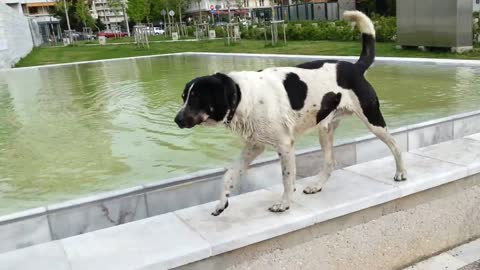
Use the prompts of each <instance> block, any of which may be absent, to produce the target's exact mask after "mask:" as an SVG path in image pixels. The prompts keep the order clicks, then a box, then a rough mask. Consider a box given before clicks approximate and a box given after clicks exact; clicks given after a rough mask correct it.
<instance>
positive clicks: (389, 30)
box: [217, 16, 397, 42]
mask: <svg viewBox="0 0 480 270" xmlns="http://www.w3.org/2000/svg"><path fill="white" fill-rule="evenodd" d="M372 20H373V22H374V25H375V30H376V37H377V41H380V42H388V41H394V40H395V38H396V36H395V34H396V31H397V26H396V19H395V17H382V16H373V17H372ZM313 23H315V24H316V26H315V25H313ZM298 25H301V27H299V26H298ZM241 31H242V38H243V39H265V34H264V31H265V29H264V28H263V27H261V26H257V27H256V28H254V27H249V28H248V29H247V28H243V29H242V30H241ZM285 31H286V34H287V39H288V40H336V41H351V40H358V39H360V33H359V32H358V30H357V29H356V28H353V27H352V26H351V24H350V23H349V22H347V21H334V22H324V21H320V22H319V21H302V22H298V21H297V22H290V23H287V24H286V29H285ZM217 33H218V32H217ZM279 34H280V35H281V29H279ZM217 35H218V34H217ZM270 37H271V36H270V31H267V38H270Z"/></svg>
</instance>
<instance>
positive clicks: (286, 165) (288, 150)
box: [268, 140, 297, 212]
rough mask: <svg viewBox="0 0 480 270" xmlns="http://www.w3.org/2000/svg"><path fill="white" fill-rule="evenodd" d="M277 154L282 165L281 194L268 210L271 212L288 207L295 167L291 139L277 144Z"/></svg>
mask: <svg viewBox="0 0 480 270" xmlns="http://www.w3.org/2000/svg"><path fill="white" fill-rule="evenodd" d="M277 151H278V156H279V157H280V163H281V166H282V179H283V195H282V200H281V201H280V202H279V203H276V204H274V205H272V206H271V207H270V208H268V210H270V211H272V212H284V211H286V210H288V209H289V208H290V201H291V199H292V196H293V190H294V184H295V177H296V175H297V173H296V167H295V151H294V148H293V140H290V141H289V142H283V143H280V144H279V145H278V146H277Z"/></svg>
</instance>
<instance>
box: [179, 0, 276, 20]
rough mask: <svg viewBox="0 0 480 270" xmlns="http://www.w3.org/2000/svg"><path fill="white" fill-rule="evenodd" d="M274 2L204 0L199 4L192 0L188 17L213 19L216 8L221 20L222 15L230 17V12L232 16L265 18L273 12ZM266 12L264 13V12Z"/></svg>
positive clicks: (261, 0) (271, 0) (216, 14)
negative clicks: (267, 13)
mask: <svg viewBox="0 0 480 270" xmlns="http://www.w3.org/2000/svg"><path fill="white" fill-rule="evenodd" d="M272 5H273V0H243V1H236V0H230V1H226V0H202V1H200V3H198V2H197V1H196V0H191V1H190V2H189V5H188V6H187V9H186V14H187V15H188V16H193V17H198V16H199V14H202V16H204V17H203V20H204V21H206V20H207V19H206V18H209V19H210V18H211V12H210V10H211V7H214V8H215V13H214V15H215V17H217V18H219V17H221V16H222V15H228V10H229V8H230V12H231V15H232V16H242V17H255V16H256V14H257V13H258V16H260V14H263V15H262V16H265V13H266V12H271V9H272ZM262 11H264V12H262Z"/></svg>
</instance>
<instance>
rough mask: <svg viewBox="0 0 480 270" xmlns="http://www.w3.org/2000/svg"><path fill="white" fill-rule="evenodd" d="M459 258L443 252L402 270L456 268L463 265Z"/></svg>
mask: <svg viewBox="0 0 480 270" xmlns="http://www.w3.org/2000/svg"><path fill="white" fill-rule="evenodd" d="M464 265H465V264H463V263H462V262H461V261H460V260H457V259H455V258H454V257H452V256H450V255H448V254H446V253H443V254H440V255H438V256H435V257H432V258H430V259H428V260H425V261H422V262H419V263H417V264H415V265H413V266H410V267H407V268H405V269H404V270H440V269H452V270H455V269H458V268H460V267H462V266H464Z"/></svg>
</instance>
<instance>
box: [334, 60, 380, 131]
mask: <svg viewBox="0 0 480 270" xmlns="http://www.w3.org/2000/svg"><path fill="white" fill-rule="evenodd" d="M363 73H364V70H363V68H360V67H358V66H357V65H354V64H352V63H349V62H338V64H337V84H338V85H339V86H341V87H342V88H345V89H350V90H352V91H353V92H354V93H355V95H356V96H357V98H358V100H359V101H360V106H361V107H362V111H363V114H364V115H365V116H366V117H367V119H368V122H369V123H370V124H372V125H374V126H378V127H385V126H386V123H385V120H384V119H383V116H382V113H381V112H380V102H379V101H378V97H377V94H376V93H375V90H374V89H373V87H372V85H370V83H369V82H368V81H367V80H366V79H365V77H364V76H363Z"/></svg>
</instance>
